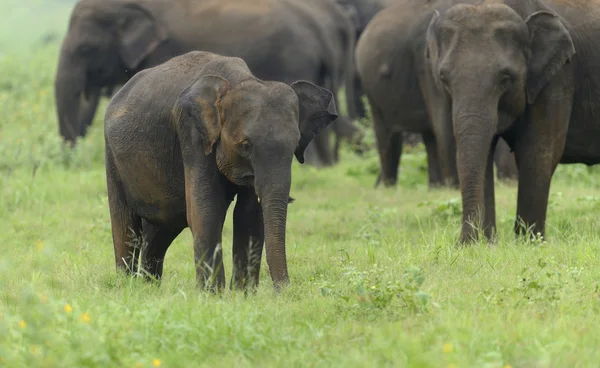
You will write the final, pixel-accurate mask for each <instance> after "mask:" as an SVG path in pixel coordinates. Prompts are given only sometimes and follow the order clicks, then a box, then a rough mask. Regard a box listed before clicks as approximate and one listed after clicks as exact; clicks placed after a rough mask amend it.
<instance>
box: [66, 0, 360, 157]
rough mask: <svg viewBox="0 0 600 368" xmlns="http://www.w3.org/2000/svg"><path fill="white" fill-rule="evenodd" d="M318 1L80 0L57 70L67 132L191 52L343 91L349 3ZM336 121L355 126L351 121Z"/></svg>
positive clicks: (79, 132) (321, 141)
mask: <svg viewBox="0 0 600 368" xmlns="http://www.w3.org/2000/svg"><path fill="white" fill-rule="evenodd" d="M307 1H308V0H307ZM310 1H311V2H313V3H314V4H313V5H312V6H311V7H309V6H308V5H307V4H308V3H307V2H301V1H299V0H228V1H226V2H224V1H221V0H202V1H195V0H82V1H80V2H78V3H77V4H76V5H75V7H74V9H73V12H72V14H71V19H70V22H69V27H68V31H67V34H66V36H65V38H64V40H63V43H62V48H61V52H60V59H59V65H58V69H57V73H56V81H55V95H56V106H57V113H58V120H59V126H60V134H61V136H63V137H64V139H65V140H66V141H68V142H71V143H73V142H74V141H75V140H76V138H78V137H81V136H84V135H85V134H86V130H87V127H88V126H89V124H90V123H91V122H92V120H93V117H94V114H95V112H96V109H97V106H98V102H99V100H100V96H101V95H102V94H103V91H104V94H106V95H110V94H112V90H113V88H115V87H117V86H120V85H122V84H123V83H125V82H126V81H127V80H129V78H131V77H132V76H133V75H135V74H136V73H137V72H139V71H140V70H143V69H145V68H148V67H152V66H155V65H158V64H160V63H162V62H164V61H166V60H168V59H170V58H172V57H173V56H176V55H181V54H183V53H185V52H188V51H192V50H205V51H211V52H215V53H218V54H221V55H228V56H237V57H241V58H243V59H244V60H246V62H247V63H248V65H249V66H250V69H251V70H252V71H253V73H254V74H255V75H256V76H257V77H259V78H262V79H265V80H276V81H282V82H284V83H288V84H289V83H291V82H293V81H296V80H300V79H302V80H309V81H312V82H314V83H316V84H317V85H322V86H325V85H326V86H327V87H329V89H330V90H332V91H337V90H338V88H339V87H341V85H342V84H344V83H345V82H343V81H342V80H341V78H343V77H346V76H347V75H348V73H346V72H345V69H347V68H348V66H347V64H348V62H347V61H346V60H348V56H347V55H350V56H349V57H350V58H351V55H352V53H353V46H354V42H353V41H352V40H353V37H354V27H353V24H352V22H351V20H350V19H349V18H348V17H347V16H346V15H345V14H344V13H343V12H342V9H341V8H338V7H332V4H331V3H329V2H326V0H310ZM319 2H320V3H322V4H321V5H319ZM318 6H320V8H319V7H318ZM315 14H320V15H319V18H316V15H315ZM321 14H326V15H327V16H328V18H324V15H321ZM345 54H347V55H345ZM347 79H348V80H349V81H352V78H350V77H348V78H347ZM348 90H349V91H350V92H351V91H352V86H351V85H349V87H348ZM334 126H335V130H336V131H338V132H346V131H349V132H350V133H349V134H353V133H355V132H356V127H353V126H352V125H351V123H350V122H348V121H347V120H342V119H340V121H338V122H336V123H335V124H334ZM316 143H317V147H316V148H315V149H316V150H317V152H316V156H317V161H322V164H323V165H330V164H332V163H333V161H334V159H333V155H334V154H333V153H332V152H331V145H330V143H329V140H328V134H326V132H325V133H324V134H323V136H319V137H318V138H317V140H316ZM318 163H319V162H315V164H318Z"/></svg>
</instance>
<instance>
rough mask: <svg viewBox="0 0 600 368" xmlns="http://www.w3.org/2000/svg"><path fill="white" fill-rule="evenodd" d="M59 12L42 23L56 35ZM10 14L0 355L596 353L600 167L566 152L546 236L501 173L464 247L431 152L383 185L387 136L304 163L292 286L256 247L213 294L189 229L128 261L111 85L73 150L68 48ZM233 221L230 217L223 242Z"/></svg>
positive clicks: (286, 359)
mask: <svg viewBox="0 0 600 368" xmlns="http://www.w3.org/2000/svg"><path fill="white" fill-rule="evenodd" d="M48 1H50V0H48ZM55 2H56V3H57V4H59V5H57V7H63V8H64V9H68V7H67V6H66V5H64V4H65V3H60V2H59V1H57V0H55ZM32 3H34V2H32ZM2 7H5V6H4V5H3V6H2ZM53 9H54V8H53ZM60 9H62V8H60ZM64 9H63V11H59V10H56V9H54V10H52V11H50V10H48V11H47V12H46V13H45V14H55V18H48V20H47V21H46V20H44V21H43V22H42V23H43V24H45V25H46V27H47V28H52V29H58V30H59V31H60V32H62V31H63V30H62V28H64V26H62V25H59V26H57V24H58V20H56V19H59V20H61V19H66V18H65V13H64ZM8 13H9V15H8V16H11V14H13V15H14V13H10V12H8ZM3 14H4V15H3V17H5V18H6V17H7V15H6V12H5V13H3ZM18 14H21V16H22V17H23V19H25V18H28V17H29V18H28V19H29V21H31V17H34V15H31V14H30V15H23V13H18ZM2 19H3V18H2ZM44 19H46V18H44ZM0 23H2V22H0ZM2 24H3V27H4V28H2V29H3V31H5V34H4V36H3V37H4V38H2V39H1V40H3V41H4V40H9V41H10V42H8V41H7V42H8V43H4V45H13V46H14V48H12V49H10V50H9V51H6V50H5V51H4V54H2V55H0V114H1V116H0V228H1V231H0V254H1V255H0V366H6V367H158V366H160V367H195V366H223V367H229V366H231V367H233V366H235V367H244V366H257V367H281V366H285V367H292V366H293V367H305V366H315V367H334V366H335V367H382V366H390V367H392V366H393V367H596V366H598V361H600V349H598V347H599V346H600V334H599V333H598V330H597V328H598V325H596V323H598V321H599V317H600V267H599V265H600V244H599V240H600V238H599V236H598V229H600V219H599V218H598V216H597V215H598V213H599V210H600V172H598V170H595V169H588V168H586V167H585V166H582V165H570V166H561V167H559V169H558V171H557V173H556V175H555V179H554V182H553V185H552V191H551V202H550V205H549V215H548V220H549V224H548V232H547V235H548V238H547V239H545V240H542V239H539V241H535V242H533V243H525V242H521V241H517V240H516V239H515V238H514V236H513V234H512V230H511V229H512V223H513V220H514V214H515V204H516V186H515V185H514V184H506V183H497V195H496V198H497V199H496V203H497V211H498V226H499V242H498V244H497V245H496V246H489V245H486V244H483V243H482V244H478V245H475V246H472V247H469V248H464V249H463V248H457V247H455V245H454V244H455V241H456V239H457V237H458V231H459V223H460V216H461V215H460V209H461V206H460V196H459V193H458V192H457V191H452V190H435V191H430V190H428V189H427V185H426V170H425V155H424V153H423V150H422V149H420V148H419V149H416V150H413V151H412V152H408V153H406V154H405V155H404V156H403V159H402V172H401V179H400V185H399V187H398V188H397V189H377V190H375V189H373V183H374V181H375V177H376V174H377V169H378V160H377V156H376V154H375V152H374V151H371V152H370V153H369V154H368V155H367V156H366V157H364V158H359V157H356V156H354V155H353V154H352V153H349V152H348V151H346V152H344V154H343V160H342V163H341V164H340V165H338V166H336V167H334V168H331V169H325V170H316V169H313V168H311V167H306V166H301V165H299V164H297V163H295V164H294V172H293V188H292V194H291V195H292V196H293V197H295V198H296V202H294V203H293V204H291V205H290V209H289V221H288V245H287V247H288V248H287V249H288V262H289V270H290V277H291V282H292V285H291V287H290V288H289V289H287V290H285V291H284V292H283V293H281V294H279V295H276V294H275V293H274V292H273V288H272V284H271V281H270V277H269V274H268V269H267V267H266V262H264V259H263V265H264V267H263V273H262V275H261V285H260V287H259V290H258V292H257V294H256V295H251V296H249V297H247V298H245V297H244V296H243V295H241V294H240V293H237V294H236V293H231V292H229V291H227V292H225V293H224V294H223V295H219V296H215V295H208V294H206V293H203V292H200V291H199V290H198V289H197V288H196V287H195V277H194V267H193V252H192V246H191V236H190V232H189V230H186V231H185V232H184V233H183V234H182V235H181V236H180V237H179V238H178V239H177V240H176V241H175V242H174V243H173V245H172V246H171V249H170V251H169V253H168V254H167V259H166V262H165V275H164V280H163V282H162V285H161V286H160V287H157V286H154V285H152V284H148V283H145V282H143V281H140V280H135V279H129V278H127V277H125V276H119V275H117V274H116V272H115V265H114V258H113V257H114V256H113V248H112V240H111V230H110V221H109V213H108V205H107V197H106V194H107V193H106V183H105V172H104V163H103V160H104V154H103V148H104V143H103V137H102V124H103V121H102V116H103V111H104V107H105V106H106V101H104V102H103V106H102V109H101V112H100V113H99V114H98V115H97V118H96V121H95V123H94V125H93V128H92V130H91V134H90V135H89V136H88V137H87V138H86V139H84V140H83V141H82V142H81V143H80V144H79V145H78V146H77V148H76V149H75V150H74V151H73V152H63V151H62V150H61V146H60V140H59V137H58V128H57V122H56V117H55V111H54V103H53V92H52V91H53V87H52V83H53V74H54V70H55V67H56V62H57V52H58V51H57V50H58V45H57V44H53V45H49V46H47V47H46V48H40V47H39V46H38V44H37V43H36V42H37V41H36V40H37V39H38V38H39V37H41V34H42V33H43V28H42V27H41V26H40V28H39V29H36V31H35V32H34V31H32V30H31V29H30V30H29V32H28V33H27V34H26V35H25V34H24V35H23V40H24V41H23V43H20V42H19V37H21V35H20V34H19V32H18V30H19V29H20V28H19V27H24V26H23V24H22V23H20V22H19V21H15V20H13V21H12V22H11V21H8V22H7V23H2ZM6 24H8V25H11V26H10V27H9V26H7V25H6ZM13 27H14V28H13ZM61 27H62V28H61ZM11 30H12V31H11ZM6 31H11V32H12V33H11V34H12V35H13V36H14V37H15V38H12V39H9V37H8V35H7V34H6ZM36 32H37V33H36ZM38 36H39V37H38ZM25 40H26V41H25ZM11 42H12V43H11ZM231 231H232V226H231V218H228V220H227V222H226V229H225V232H224V239H225V242H224V244H231V238H232V236H231ZM224 251H225V257H226V273H227V275H228V277H229V276H230V275H231V247H227V246H225V247H224Z"/></svg>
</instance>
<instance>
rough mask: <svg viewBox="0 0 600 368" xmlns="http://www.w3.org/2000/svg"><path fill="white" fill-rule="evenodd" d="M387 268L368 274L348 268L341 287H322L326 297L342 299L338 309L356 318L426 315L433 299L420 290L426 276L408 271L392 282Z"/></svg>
mask: <svg viewBox="0 0 600 368" xmlns="http://www.w3.org/2000/svg"><path fill="white" fill-rule="evenodd" d="M388 273H389V270H388V269H387V268H386V267H382V266H380V265H377V264H374V265H373V266H372V268H370V269H369V270H366V271H362V270H358V269H357V268H356V267H354V266H353V265H351V264H349V265H346V266H345V267H344V272H343V274H342V278H341V280H340V282H339V284H337V285H335V284H325V285H322V286H321V294H322V295H323V296H331V297H335V298H337V299H339V301H340V304H339V305H338V307H339V308H340V309H341V310H343V311H347V312H350V313H351V314H352V315H354V316H360V317H367V318H376V317H377V316H379V315H380V314H382V313H386V314H388V315H389V316H391V317H395V316H397V315H398V314H399V313H409V314H418V313H424V312H427V311H428V309H429V306H430V296H429V294H428V293H426V292H425V291H423V290H422V289H421V286H422V285H423V282H424V281H425V276H424V274H423V271H422V270H421V269H419V268H418V267H409V268H407V269H405V270H404V271H403V272H402V274H401V276H400V279H398V280H389V279H385V278H384V277H383V275H384V274H388Z"/></svg>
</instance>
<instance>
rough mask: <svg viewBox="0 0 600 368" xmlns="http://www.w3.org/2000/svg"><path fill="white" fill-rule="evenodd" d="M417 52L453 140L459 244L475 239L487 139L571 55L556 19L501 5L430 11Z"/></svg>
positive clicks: (481, 209)
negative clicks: (460, 224) (421, 49)
mask: <svg viewBox="0 0 600 368" xmlns="http://www.w3.org/2000/svg"><path fill="white" fill-rule="evenodd" d="M425 53H426V55H425V57H426V59H427V62H428V65H429V68H428V70H429V71H430V72H431V76H432V79H433V80H434V82H435V84H436V85H437V87H438V90H439V91H440V94H442V95H443V96H444V97H443V98H442V99H441V100H443V101H444V106H443V107H440V108H443V109H446V110H447V114H446V115H447V116H449V117H451V121H452V126H453V130H454V136H455V138H456V144H457V147H456V148H457V156H456V157H457V166H458V174H459V181H460V187H461V192H462V199H463V227H462V233H461V241H462V242H468V241H471V240H472V239H474V238H476V237H477V230H476V229H475V228H474V227H473V226H472V222H473V221H474V222H475V224H476V226H475V227H479V226H480V225H481V220H482V215H483V213H484V210H485V209H484V179H485V175H486V174H485V173H486V168H487V165H488V160H489V152H490V149H491V144H492V142H493V141H494V139H495V138H494V137H495V136H496V135H497V134H500V133H503V132H504V131H506V130H507V129H509V128H510V127H511V125H512V124H513V123H514V121H515V120H516V119H517V118H518V117H520V116H521V115H522V114H523V113H524V111H525V109H526V106H527V104H534V103H535V102H536V98H537V97H538V94H539V93H540V91H541V90H542V89H543V88H544V87H545V86H546V85H548V84H549V83H551V80H552V79H553V77H554V76H555V75H557V73H559V72H560V71H561V69H562V68H563V66H564V65H565V63H567V62H568V61H569V60H570V58H571V56H573V55H574V53H575V48H574V45H573V41H572V39H571V36H570V35H569V32H568V31H567V29H566V28H565V25H564V24H563V23H562V22H561V19H560V18H559V17H558V16H557V15H556V14H554V13H551V12H549V11H546V10H541V11H537V12H534V13H532V14H530V15H529V16H527V17H523V16H521V15H519V14H518V13H517V12H516V11H515V10H514V9H513V8H511V7H509V6H507V5H503V4H493V5H489V4H486V3H484V4H481V5H466V4H459V5H454V6H452V7H450V8H448V9H447V10H445V11H444V12H442V14H440V13H439V12H437V11H435V13H434V14H433V16H432V18H431V21H430V23H429V27H428V29H427V34H426V48H425Z"/></svg>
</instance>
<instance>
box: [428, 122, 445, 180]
mask: <svg viewBox="0 0 600 368" xmlns="http://www.w3.org/2000/svg"><path fill="white" fill-rule="evenodd" d="M423 143H424V144H425V150H426V151H427V173H428V175H429V188H430V189H431V188H436V187H440V186H441V185H442V184H443V181H442V170H441V168H440V158H439V156H438V148H437V143H436V141H435V136H434V135H433V133H432V132H429V131H428V132H424V133H423Z"/></svg>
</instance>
